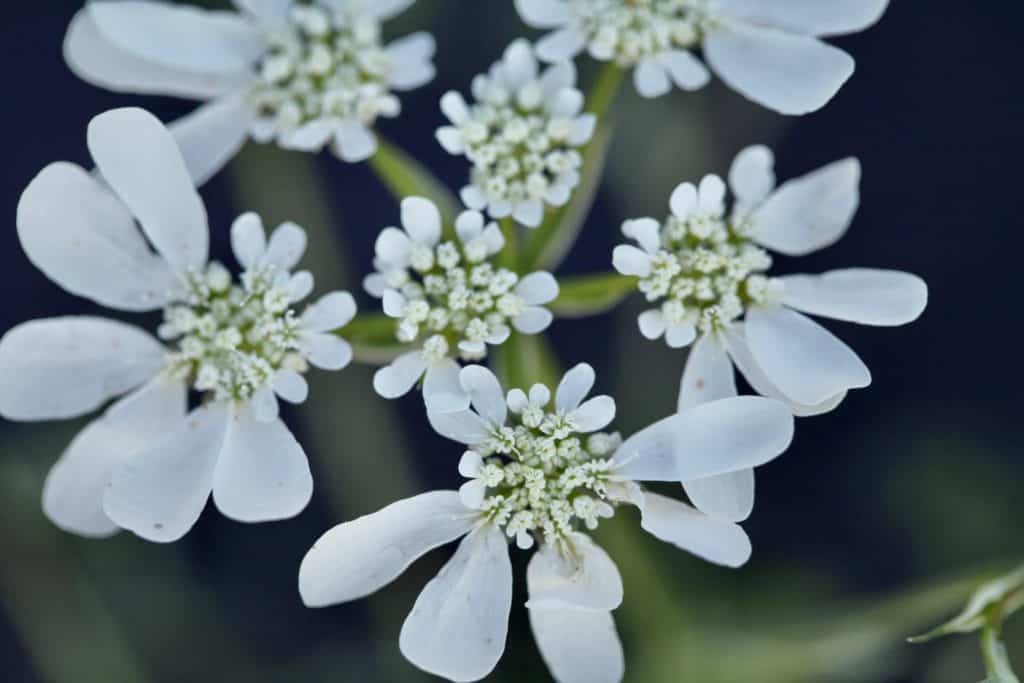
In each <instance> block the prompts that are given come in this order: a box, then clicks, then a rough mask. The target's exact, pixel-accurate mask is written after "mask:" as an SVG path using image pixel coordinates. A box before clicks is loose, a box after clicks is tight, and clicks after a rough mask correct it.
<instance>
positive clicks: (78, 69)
mask: <svg viewBox="0 0 1024 683" xmlns="http://www.w3.org/2000/svg"><path fill="white" fill-rule="evenodd" d="M412 2H413V0H387V1H386V2H380V1H379V0H316V1H315V2H311V3H305V2H299V1H298V0H236V2H235V4H236V5H237V7H238V11H237V12H224V11H208V10H203V9H199V8H196V7H188V6H175V5H173V4H170V3H155V2H141V1H136V0H128V1H113V0H94V1H93V2H89V3H88V4H87V5H86V7H85V8H84V9H83V10H81V11H80V12H79V13H78V14H77V15H76V16H75V18H74V19H73V20H72V22H71V26H70V27H69V29H68V34H67V37H66V39H65V43H64V55H65V59H66V61H67V63H68V65H69V66H70V67H71V68H72V70H73V71H74V72H75V73H76V74H77V75H78V76H79V77H81V78H83V79H84V80H86V81H88V82H90V83H93V84H94V85H98V86H100V87H104V88H108V89H110V90H115V91H118V92H135V93H140V94H158V95H174V96H179V97H186V98H189V99H194V100H201V101H204V102H208V104H206V105H204V106H202V107H200V108H199V109H198V110H196V111H195V112H194V113H193V114H191V115H189V116H187V117H185V118H183V119H181V120H180V121H178V122H176V123H175V124H173V125H172V126H171V128H172V130H173V131H174V133H175V136H176V137H177V139H178V142H179V144H181V146H182V151H183V153H184V155H185V160H186V163H187V164H188V166H189V170H190V171H191V173H192V175H193V177H194V178H195V179H196V180H197V181H198V182H199V183H200V184H202V182H203V181H205V179H206V178H208V177H209V176H211V175H213V174H214V173H216V172H217V170H219V169H220V168H221V167H222V166H223V165H224V164H225V163H226V162H227V161H228V160H230V158H231V157H232V156H234V154H235V152H236V151H237V150H238V148H239V147H240V146H241V144H242V142H243V141H244V140H245V138H246V137H247V136H251V137H253V138H254V139H256V140H258V141H261V142H268V141H270V140H277V142H278V144H279V145H281V146H282V147H285V148H288V149H300V150H306V151H318V150H320V149H321V148H323V147H324V146H325V145H328V144H330V145H331V147H332V150H333V151H334V153H335V154H337V155H338V156H339V157H340V158H342V159H344V160H345V161H353V162H354V161H361V160H363V159H366V158H368V157H370V156H372V155H373V153H374V152H375V151H376V147H377V142H376V138H375V137H374V135H373V132H372V130H371V128H372V127H373V124H374V122H375V121H376V119H377V118H378V117H381V116H383V117H394V116H397V115H398V114H399V111H400V105H399V101H398V98H397V97H395V95H394V94H393V91H402V90H410V89H412V88H416V87H419V86H421V85H423V84H425V83H427V82H429V81H430V80H431V79H432V78H433V77H434V66H433V64H432V61H431V60H432V58H433V55H434V50H435V46H434V40H433V38H432V37H431V36H430V35H429V34H427V33H414V34H411V35H409V36H406V37H404V38H400V39H398V40H396V41H394V42H392V43H390V44H389V45H386V46H385V45H383V44H382V42H381V33H380V24H381V22H383V21H385V20H386V19H389V18H391V17H392V16H394V15H396V14H398V13H399V12H401V11H403V10H404V9H406V8H407V7H408V6H409V5H411V4H412Z"/></svg>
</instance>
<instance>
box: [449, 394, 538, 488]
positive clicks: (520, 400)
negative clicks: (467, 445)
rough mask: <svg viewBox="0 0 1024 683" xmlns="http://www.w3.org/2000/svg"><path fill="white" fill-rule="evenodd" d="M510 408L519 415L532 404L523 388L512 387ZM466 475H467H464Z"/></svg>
mask: <svg viewBox="0 0 1024 683" xmlns="http://www.w3.org/2000/svg"><path fill="white" fill-rule="evenodd" d="M506 403H507V404H508V409H509V410H511V411H512V412H513V413H515V414H516V415H519V414H520V413H522V412H523V411H524V410H526V409H527V408H528V407H529V406H530V399H528V398H527V397H526V392H524V391H523V390H522V389H510V390H509V392H508V395H507V397H506ZM463 476H465V475H463Z"/></svg>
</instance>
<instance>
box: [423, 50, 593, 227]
mask: <svg viewBox="0 0 1024 683" xmlns="http://www.w3.org/2000/svg"><path fill="white" fill-rule="evenodd" d="M472 91H473V98H474V99H475V102H474V103H473V104H472V105H469V104H467V103H466V101H465V99H463V97H462V95H460V94H459V93H457V92H455V91H451V92H448V93H446V94H445V95H444V97H442V98H441V110H442V111H443V112H444V114H445V116H446V117H448V120H449V121H450V122H451V125H446V126H442V127H441V128H439V129H438V131H437V139H438V141H439V142H440V143H441V146H442V147H444V148H445V150H447V151H448V152H449V153H451V154H455V155H459V156H465V157H466V158H467V159H468V160H469V161H470V162H471V163H472V164H473V167H472V169H471V171H470V183H469V185H467V186H466V187H464V188H463V189H462V193H461V195H462V201H463V202H465V203H466V206H468V207H470V208H473V209H477V210H479V211H484V210H486V211H487V212H488V213H489V214H490V215H491V216H492V217H494V218H505V217H507V216H512V217H513V218H514V219H515V220H516V221H517V222H519V223H521V224H523V225H525V226H528V227H531V228H535V227H537V226H539V225H540V223H541V221H542V220H543V219H544V212H545V207H546V206H556V207H557V206H564V205H565V203H566V202H568V201H569V197H570V195H571V194H572V191H573V189H574V188H575V187H576V185H578V184H579V181H580V173H579V169H580V166H581V165H582V163H583V157H582V156H581V154H580V152H579V150H580V148H582V147H583V146H584V145H586V144H587V142H589V141H590V138H591V137H592V136H593V134H594V126H595V124H596V123H597V119H596V117H595V116H594V115H593V114H581V113H580V112H581V111H582V109H583V93H581V92H580V91H579V90H578V89H577V88H576V68H575V66H574V65H573V64H572V62H562V63H559V64H555V65H553V66H550V67H548V68H547V69H545V70H544V71H543V72H541V71H540V68H539V66H538V64H537V59H536V57H534V54H533V48H532V47H531V46H530V44H529V43H528V42H527V41H525V40H517V41H515V42H513V43H512V44H511V45H509V46H508V48H506V49H505V53H504V55H503V56H502V58H501V61H499V62H497V63H495V64H494V65H493V66H491V68H490V71H488V73H486V74H480V75H479V76H477V77H476V78H474V79H473V84H472Z"/></svg>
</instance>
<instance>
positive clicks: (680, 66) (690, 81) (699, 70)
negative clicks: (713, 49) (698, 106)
mask: <svg viewBox="0 0 1024 683" xmlns="http://www.w3.org/2000/svg"><path fill="white" fill-rule="evenodd" d="M657 59H658V61H659V62H661V64H662V65H664V67H665V68H666V69H667V70H668V74H669V76H671V77H672V81H673V82H674V83H675V84H676V85H677V86H679V87H680V88H682V89H683V90H691V91H692V90H700V89H701V88H703V87H704V86H705V85H707V84H708V81H710V80H711V73H710V72H709V71H708V69H707V67H706V66H704V65H703V64H702V63H701V61H700V60H699V59H697V58H696V57H694V56H693V54H691V53H690V52H687V51H686V50H670V51H668V52H665V53H662V54H661V55H658V57H657Z"/></svg>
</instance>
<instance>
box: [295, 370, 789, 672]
mask: <svg viewBox="0 0 1024 683" xmlns="http://www.w3.org/2000/svg"><path fill="white" fill-rule="evenodd" d="M460 382H461V384H462V386H463V388H464V390H465V391H466V392H467V393H468V394H469V395H470V396H471V397H472V404H473V409H472V410H468V409H467V410H464V411H462V412H460V413H446V414H434V415H432V416H431V419H432V422H433V423H434V426H435V428H437V429H438V430H439V432H440V433H441V434H443V435H444V436H447V437H449V438H452V439H454V440H456V441H458V442H460V443H464V444H467V445H469V446H470V447H471V448H472V449H473V450H472V451H471V453H473V454H474V455H465V456H463V459H462V461H461V463H460V470H461V471H462V473H463V474H464V475H466V476H470V477H472V478H473V479H474V482H475V481H479V482H483V491H482V492H476V493H473V494H472V495H467V491H466V487H463V492H462V496H461V497H460V494H459V493H457V492H455V491H434V492H431V493H426V494H423V495H420V496H416V497H414V498H409V499H406V500H403V501H399V502H397V503H394V504H393V505H390V506H388V507H386V508H384V509H383V510H381V511H379V512H377V513H374V514H371V515H367V516H365V517H362V518H360V519H357V520H355V521H352V522H348V523H345V524H341V525H339V526H337V527H335V528H333V529H331V530H330V531H328V532H327V533H326V534H324V536H323V537H321V538H320V540H318V541H317V542H316V544H315V545H314V546H313V548H312V549H311V550H310V551H309V553H308V554H307V555H306V557H305V559H304V560H303V562H302V566H301V567H300V569H299V591H300V593H301V595H302V599H303V601H304V602H305V603H306V605H308V606H310V607H323V606H326V605H333V604H337V603H341V602H348V601H351V600H355V599H357V598H361V597H364V596H366V595H369V594H370V593H373V592H374V591H376V590H378V589H379V588H381V587H383V586H385V585H386V584H388V583H390V582H391V581H392V580H394V579H395V578H396V577H398V576H399V575H400V574H401V573H402V572H403V571H405V569H406V568H407V567H408V566H409V565H410V564H411V563H412V562H414V561H415V560H416V559H418V558H419V557H421V556H422V555H424V554H425V553H427V552H429V551H430V550H432V549H434V548H437V547H439V546H441V545H444V544H446V543H450V542H452V541H455V540H457V539H459V538H462V537H464V538H463V539H462V541H461V543H460V544H459V548H458V550H457V551H456V553H455V555H454V556H453V557H452V559H451V560H450V561H449V562H448V563H447V564H446V565H445V566H444V568H443V569H441V571H440V572H439V573H438V575H437V576H436V577H435V578H434V579H433V580H432V581H431V582H430V583H428V584H427V586H426V587H425V588H424V589H423V592H422V593H421V594H420V596H419V598H417V600H416V604H415V605H414V606H413V608H412V611H411V612H410V613H409V616H408V617H407V618H406V620H405V624H404V625H403V626H402V632H401V636H400V638H399V646H400V647H401V650H402V653H403V654H404V655H405V657H406V658H408V659H409V660H410V661H411V662H412V663H413V664H415V665H416V666H418V667H419V668H421V669H423V670H425V671H428V672H430V673H433V674H435V675H438V676H441V677H444V678H447V679H449V680H453V681H475V680H479V679H481V678H483V677H485V676H486V675H487V674H488V673H490V672H491V670H493V668H494V667H495V665H496V664H497V663H498V660H499V659H500V658H501V655H502V652H503V651H504V649H505V640H506V635H507V631H508V618H509V612H510V610H511V604H512V565H511V561H510V557H509V551H508V545H509V543H508V542H509V539H511V538H514V539H515V541H516V544H517V546H518V547H520V548H524V549H526V548H530V547H531V546H532V545H534V543H537V544H539V548H538V549H537V551H536V554H535V555H534V556H533V558H532V559H531V561H530V563H529V567H528V569H527V577H526V578H527V587H528V589H529V601H528V602H527V603H526V607H527V608H528V609H529V610H530V624H531V626H532V628H533V632H534V636H535V638H536V640H537V644H538V647H539V648H540V651H541V654H542V655H543V656H544V659H545V661H546V662H547V664H548V667H549V668H550V669H551V672H552V674H553V676H554V677H555V678H556V679H557V680H558V681H562V682H564V683H601V682H603V681H607V682H609V683H613V682H615V681H619V680H621V677H622V673H623V668H624V667H623V656H622V646H621V644H620V643H619V638H618V635H617V634H616V631H615V624H614V622H613V620H612V615H611V612H612V610H614V609H615V608H617V607H618V606H619V605H620V604H621V602H622V599H623V587H622V579H621V578H620V576H619V572H618V569H617V568H616V567H615V564H614V563H613V562H612V560H611V558H610V557H608V555H607V553H605V552H604V551H603V550H602V549H601V548H599V547H598V546H597V545H596V544H595V543H594V542H593V541H592V540H591V539H590V537H589V536H587V535H586V533H584V532H583V531H582V530H581V528H582V527H586V528H587V529H592V528H594V527H595V526H596V525H597V523H598V521H599V520H600V519H601V518H604V517H610V516H611V515H612V514H614V511H615V509H616V507H618V506H619V505H622V504H624V503H629V504H633V505H635V506H637V507H638V508H639V510H640V515H641V522H640V524H641V527H642V528H643V529H644V530H645V531H647V532H648V533H650V534H652V535H654V536H656V537H657V538H659V539H661V540H663V541H666V542H668V543H672V544H673V545H676V546H678V547H680V548H682V549H684V550H687V551H689V552H692V553H694V554H695V555H697V556H699V557H701V558H704V559H706V560H708V561H710V562H714V563H716V564H720V565H725V566H729V567H738V566H740V565H742V564H744V563H745V562H746V561H747V559H748V558H749V557H750V552H751V547H750V541H749V539H748V538H747V536H746V534H745V533H744V532H743V530H742V529H741V528H740V527H739V526H737V525H735V524H733V523H731V522H728V521H725V520H722V519H717V518H715V517H711V516H708V515H705V514H703V513H701V512H699V511H697V510H695V509H694V508H692V507H690V506H688V505H686V504H685V503H682V502H679V501H676V500H673V499H671V498H667V497H665V496H661V495H657V494H654V493H649V492H646V491H644V490H643V489H641V488H640V486H639V485H638V484H636V483H635V482H636V481H675V482H678V481H680V480H686V479H698V478H703V477H707V476H714V475H715V474H722V473H727V472H731V471H734V470H736V469H741V468H748V467H751V466H755V465H760V464H763V463H765V462H768V461H770V460H772V459H773V458H774V457H776V456H777V455H778V454H779V453H781V452H782V451H783V450H785V448H786V447H787V446H788V444H789V441H790V439H791V438H792V433H793V418H792V415H790V413H789V411H788V410H787V409H786V407H785V406H784V405H782V404H781V403H779V402H777V401H774V400H771V399H763V398H759V397H741V398H732V399H727V400H723V401H717V402H713V403H708V404H706V405H703V406H699V407H697V408H694V409H693V410H691V411H687V412H684V413H681V414H679V415H675V416H673V417H670V418H667V419H665V420H662V421H660V422H658V423H656V424H654V425H652V426H650V427H648V428H646V429H644V430H642V431H641V432H639V433H637V434H636V435H634V436H632V437H630V438H629V439H627V440H626V441H625V442H624V443H622V442H619V441H618V440H617V437H615V436H613V435H609V434H600V433H598V432H599V430H601V429H603V428H605V427H606V426H607V425H608V423H609V422H611V420H612V419H613V418H614V416H615V402H614V401H613V400H612V399H611V398H610V397H608V396H598V397H595V398H591V399H589V400H584V399H585V398H586V396H587V394H588V393H589V392H590V389H591V387H592V386H593V383H594V371H593V369H591V368H590V366H588V365H579V366H577V367H575V368H573V369H572V370H570V371H569V372H568V373H566V375H565V377H564V378H563V379H562V382H561V384H560V385H559V386H558V389H557V391H556V392H555V400H554V405H553V406H549V405H548V403H549V401H550V394H551V392H550V391H548V390H547V388H546V387H545V388H543V389H541V388H538V387H534V388H533V389H531V391H530V396H529V397H527V396H526V395H525V394H524V393H523V392H522V391H519V390H513V391H512V392H509V395H508V397H507V398H506V397H505V396H504V395H503V393H502V388H501V386H500V385H499V383H498V380H497V378H495V377H494V375H493V374H491V373H490V372H489V371H488V370H486V369H484V368H482V367H480V366H469V367H466V368H464V369H463V370H462V372H461V373H460ZM534 409H537V410H539V411H540V412H541V414H540V415H539V416H538V415H536V414H533V412H534ZM528 413H529V416H527V415H528ZM538 417H539V422H538V421H537V419H535V418H538ZM488 470H490V471H488ZM471 483H473V482H471ZM479 493H482V495H478V494H479ZM467 498H470V500H469V502H470V503H471V504H470V505H467V501H466V499H467Z"/></svg>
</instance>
